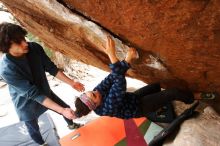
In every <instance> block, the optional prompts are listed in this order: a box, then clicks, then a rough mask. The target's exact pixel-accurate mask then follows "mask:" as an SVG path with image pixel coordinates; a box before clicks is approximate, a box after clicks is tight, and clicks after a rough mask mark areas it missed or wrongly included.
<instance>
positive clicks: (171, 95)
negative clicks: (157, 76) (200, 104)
mask: <svg viewBox="0 0 220 146" xmlns="http://www.w3.org/2000/svg"><path fill="white" fill-rule="evenodd" d="M134 93H135V94H136V95H137V98H140V108H141V110H142V112H143V115H146V114H147V113H149V112H154V111H156V110H158V109H159V108H161V107H163V106H165V105H166V104H168V103H169V102H171V101H173V100H179V101H182V102H184V103H186V104H190V103H193V101H194V96H193V93H192V92H191V91H183V90H179V89H176V88H173V89H167V90H163V91H161V87H160V84H159V83H154V84H150V85H147V86H144V87H142V88H140V89H138V90H136V91H135V92H134Z"/></svg>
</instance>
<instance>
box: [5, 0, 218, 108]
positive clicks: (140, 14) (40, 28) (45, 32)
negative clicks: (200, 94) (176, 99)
mask: <svg viewBox="0 0 220 146" xmlns="http://www.w3.org/2000/svg"><path fill="white" fill-rule="evenodd" d="M1 1H2V2H3V3H4V4H5V6H7V8H8V9H9V11H10V12H11V13H12V14H13V15H14V16H15V17H16V19H17V20H18V21H19V22H20V23H21V24H22V25H23V26H24V27H25V28H26V29H27V30H28V31H30V32H32V33H33V34H35V35H37V36H38V37H39V38H41V40H43V41H44V42H45V44H46V45H47V46H49V47H50V48H51V49H54V50H56V51H59V52H61V53H63V54H65V55H68V56H69V57H71V58H73V59H76V60H80V61H82V62H84V63H86V64H90V65H93V66H96V67H98V68H101V69H103V70H108V66H107V65H108V63H109V60H108V57H107V56H106V55H105V54H104V52H103V51H102V50H101V48H100V46H101V45H103V44H105V42H106V35H111V36H112V37H114V38H115V41H116V44H117V52H118V56H119V57H120V58H121V59H123V57H124V56H125V54H126V50H127V46H132V47H135V48H137V50H138V52H139V56H140V58H139V60H138V61H136V62H135V64H134V65H133V66H132V70H131V71H130V72H129V73H128V75H129V76H131V77H134V78H137V79H140V80H143V81H145V82H147V83H151V82H158V81H160V82H162V83H163V86H164V87H173V86H176V87H184V88H185V87H187V88H190V89H191V90H193V91H217V92H219V93H220V77H219V75H220V1H219V0H185V1H182V0H145V1H143V0H135V1H134V0H120V1H118V0H106V1H104V0H103V1H101V0H84V1H79V0H57V1H56V0H40V1H39V0H22V1H20V0H19V1H18V0H1ZM218 100H219V99H218ZM217 103H220V101H217ZM217 107H218V106H217Z"/></svg>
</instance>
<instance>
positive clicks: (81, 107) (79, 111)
mask: <svg viewBox="0 0 220 146" xmlns="http://www.w3.org/2000/svg"><path fill="white" fill-rule="evenodd" d="M75 107H76V111H75V115H76V117H77V118H80V117H82V116H86V115H88V114H89V112H90V111H91V110H90V109H89V108H88V106H87V105H85V104H84V103H83V102H82V101H81V100H80V99H79V98H76V101H75Z"/></svg>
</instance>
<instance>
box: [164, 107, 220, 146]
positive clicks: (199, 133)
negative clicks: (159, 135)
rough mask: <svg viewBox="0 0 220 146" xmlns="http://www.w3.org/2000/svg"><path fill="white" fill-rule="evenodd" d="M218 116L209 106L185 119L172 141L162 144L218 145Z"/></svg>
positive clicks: (178, 145) (219, 131)
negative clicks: (195, 116)
mask: <svg viewBox="0 0 220 146" xmlns="http://www.w3.org/2000/svg"><path fill="white" fill-rule="evenodd" d="M219 121H220V116H219V115H218V114H217V113H216V112H215V111H214V110H213V109H212V108H211V107H207V108H205V109H204V113H202V114H200V115H199V116H198V117H197V118H192V119H190V120H187V121H185V122H184V123H183V124H182V125H181V128H180V130H179V132H178V134H177V135H176V137H175V139H174V140H171V141H172V142H169V141H167V142H165V144H164V146H183V145H184V146H220V143H219V140H220V130H219V129H220V122H219Z"/></svg>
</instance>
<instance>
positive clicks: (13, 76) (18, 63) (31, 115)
mask: <svg viewBox="0 0 220 146" xmlns="http://www.w3.org/2000/svg"><path fill="white" fill-rule="evenodd" d="M26 34H27V31H26V30H25V29H23V28H22V27H20V26H19V25H15V24H11V23H2V24H0V51H1V52H3V53H4V54H3V56H2V59H1V61H0V77H1V78H2V79H3V80H4V81H5V82H6V83H7V84H8V86H9V92H10V95H11V97H12V101H13V103H14V106H15V109H16V112H17V114H18V116H19V119H20V120H21V121H24V122H25V125H26V126H27V129H28V132H29V134H30V136H31V137H32V139H33V140H34V141H35V142H36V143H38V144H39V145H44V146H45V145H47V144H46V143H45V141H44V140H43V138H42V136H41V133H40V130H39V125H38V117H39V116H40V115H41V114H42V113H44V112H45V111H46V110H47V109H51V110H53V111H55V112H57V113H59V114H60V115H62V116H63V117H64V119H65V121H66V122H67V124H68V127H69V128H70V129H73V128H75V127H76V126H77V125H76V123H73V121H72V119H73V118H74V114H73V110H72V109H71V108H70V106H69V105H67V104H66V103H65V102H63V101H62V100H61V99H60V98H59V97H58V96H57V95H55V93H54V92H53V91H52V90H51V89H50V87H49V84H48V80H47V78H46V74H45V72H49V73H50V74H51V75H53V76H55V77H56V78H58V79H60V80H62V81H63V82H65V83H67V84H69V85H70V86H71V87H72V88H74V89H76V90H77V91H80V92H81V91H84V85H83V84H81V83H79V82H76V81H74V80H71V79H70V78H68V77H67V76H66V75H65V74H64V73H63V72H62V71H60V70H59V69H58V68H57V67H56V66H55V65H54V63H53V62H52V61H51V60H50V59H49V58H48V57H47V55H46V54H45V52H44V50H43V48H42V47H41V46H40V45H39V44H37V43H35V42H27V41H26V40H25V36H26Z"/></svg>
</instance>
